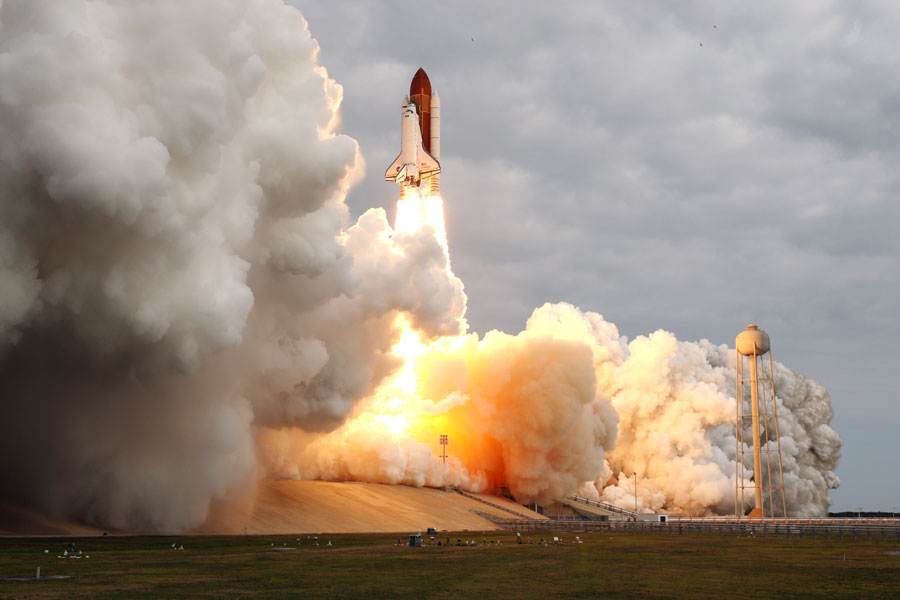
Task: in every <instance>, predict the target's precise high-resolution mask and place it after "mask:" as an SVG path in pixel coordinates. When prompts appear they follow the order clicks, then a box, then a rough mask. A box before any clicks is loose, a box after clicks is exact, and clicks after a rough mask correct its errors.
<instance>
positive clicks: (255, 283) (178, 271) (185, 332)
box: [0, 0, 841, 532]
mask: <svg viewBox="0 0 900 600" xmlns="http://www.w3.org/2000/svg"><path fill="white" fill-rule="evenodd" d="M88 8H90V10H88ZM133 10H134V7H132V6H131V5H124V4H122V5H118V4H109V3H103V2H93V1H91V0H74V1H73V0H47V1H46V2H41V3H24V2H18V3H17V2H13V1H12V0H8V1H6V2H3V3H2V4H0V44H2V46H3V48H4V49H5V50H4V60H3V62H2V63H0V72H2V78H3V86H4V93H3V94H2V95H0V134H2V135H0V139H3V140H17V142H16V143H15V144H12V143H6V142H5V143H4V146H3V152H2V153H0V217H2V218H0V290H2V291H3V298H2V302H0V389H2V390H3V393H2V395H0V408H2V410H3V414H4V417H5V418H4V419H2V420H0V502H13V503H20V504H26V505H28V506H30V507H32V508H35V509H38V510H41V511H45V512H47V513H50V514H53V515H56V516H64V517H75V518H79V519H82V520H86V521H90V522H92V523H96V524H98V525H102V526H104V527H112V528H119V529H123V530H139V531H157V532H161V531H180V530H184V529H186V528H189V527H191V526H194V525H197V524H199V523H200V522H202V521H203V520H204V519H205V518H206V515H207V511H208V508H209V505H210V502H211V500H213V499H215V498H221V497H233V496H234V495H240V494H243V493H245V492H246V490H248V489H252V487H253V482H254V481H255V480H256V479H257V478H258V477H262V476H274V477H302V478H319V479H334V480H345V479H356V480H364V481H379V482H389V483H404V484H408V485H445V484H454V485H460V486H463V487H465V488H467V489H470V490H475V491H484V490H486V491H490V490H492V489H493V488H494V487H496V486H504V487H508V488H509V489H510V490H511V491H512V493H513V494H514V495H515V496H516V497H517V498H518V499H520V500H523V501H528V500H535V501H538V502H547V501H551V500H553V499H554V498H559V497H562V496H564V495H567V494H570V493H572V492H574V491H576V490H580V493H581V494H582V495H590V496H593V497H599V498H602V499H604V500H607V501H611V502H614V503H617V504H619V505H622V506H626V507H630V506H632V505H633V503H634V500H635V499H634V493H635V492H634V481H633V478H632V477H631V473H633V472H637V474H638V478H639V481H638V486H637V488H638V492H637V494H638V496H639V498H638V505H639V507H640V508H646V509H652V510H659V509H665V510H680V511H683V512H686V513H692V514H713V513H721V514H725V513H727V512H729V509H730V507H731V501H732V490H733V489H734V481H733V473H734V472H735V468H734V467H735V463H734V461H735V440H734V426H733V407H734V399H733V395H732V392H730V391H729V390H734V389H735V382H734V362H733V361H734V359H733V355H732V352H730V351H729V350H728V349H727V348H726V347H725V346H715V345H713V344H710V343H709V342H707V341H701V342H698V343H691V342H680V341H678V340H676V339H675V338H674V336H672V334H670V333H667V332H665V331H657V332H655V333H653V334H651V335H649V336H646V337H644V336H641V337H638V338H636V339H634V340H631V341H629V340H626V339H625V338H623V337H621V336H620V335H619V333H618V331H617V329H616V327H615V325H613V324H612V323H609V322H608V321H606V320H604V319H603V317H601V316H600V315H599V314H596V313H591V312H583V311H581V310H579V309H577V308H575V307H574V306H571V305H568V304H554V305H550V304H547V305H544V306H542V307H540V308H538V309H536V310H535V311H534V313H533V314H532V316H531V318H530V319H529V320H528V323H527V324H526V327H525V329H524V331H522V332H520V333H518V334H517V335H508V334H505V333H501V332H498V331H491V332H488V333H487V334H485V335H484V336H483V337H479V336H478V335H476V334H474V333H469V332H468V326H467V323H466V320H465V311H466V301H467V300H466V296H465V293H464V291H463V285H462V282H461V281H460V280H459V279H458V278H457V277H456V276H455V275H454V274H453V272H452V270H451V267H450V256H449V251H448V247H447V237H446V230H445V226H444V219H443V207H442V200H441V196H440V194H439V191H438V188H437V186H436V183H437V177H436V175H437V174H436V173H432V174H431V175H432V177H431V180H430V181H429V179H428V178H427V177H425V178H422V177H421V176H419V177H418V181H416V176H417V174H416V173H413V171H414V170H416V171H417V172H418V173H421V172H420V171H418V167H420V166H421V161H419V156H418V155H419V147H421V149H422V153H424V154H422V158H425V159H426V160H425V162H426V163H427V162H428V160H427V158H428V157H430V158H431V159H432V160H434V162H435V163H437V162H438V160H439V155H440V126H439V124H438V123H439V121H438V120H437V119H439V114H440V102H439V100H438V98H437V95H436V94H433V95H432V98H431V105H430V106H429V111H430V120H429V124H430V128H431V131H430V134H429V135H428V136H427V138H426V139H427V140H428V141H427V142H426V140H424V139H422V138H421V133H422V131H423V130H424V125H420V124H419V123H412V122H411V124H413V125H415V127H411V128H410V131H412V132H413V133H416V132H417V130H418V136H419V137H418V139H416V138H415V136H414V137H413V138H412V139H411V145H410V143H408V144H407V148H406V149H407V151H408V152H407V154H408V155H409V156H414V159H413V160H410V161H404V164H403V165H400V166H401V169H402V168H403V166H404V165H405V166H408V169H407V171H408V174H410V175H413V177H411V178H407V179H406V180H405V181H401V182H400V183H401V184H404V183H405V185H401V200H400V202H398V207H397V215H396V220H395V223H394V227H391V226H390V224H389V223H388V219H387V216H386V214H385V212H384V211H383V210H381V209H372V210H369V211H367V212H366V213H364V214H363V215H362V216H360V217H359V219H358V220H357V221H356V222H355V223H349V222H348V221H349V218H348V214H349V213H348V209H347V206H346V205H345V203H344V197H345V195H346V192H347V189H348V188H349V186H350V185H351V184H352V183H353V182H354V180H355V179H356V178H358V177H359V176H360V173H359V171H360V169H359V165H360V160H359V156H358V150H357V145H356V143H355V141H354V140H352V139H351V138H349V137H346V136H344V135H340V134H338V133H337V132H335V131H334V127H335V124H336V123H337V118H336V117H337V114H338V109H339V106H340V102H341V96H342V89H341V87H340V85H338V84H337V83H336V82H334V81H333V80H331V79H330V78H329V77H328V75H327V73H326V72H325V70H324V69H323V68H322V67H321V66H320V65H319V64H318V63H317V51H318V48H317V45H316V42H315V40H313V39H312V38H311V37H310V34H309V31H308V29H307V25H306V23H305V21H304V20H303V19H302V17H301V16H300V15H299V13H298V12H297V11H296V10H294V9H292V8H289V7H287V6H285V5H284V4H283V3H282V2H281V1H280V0H258V1H256V2H253V3H249V4H247V3H244V2H238V1H227V2H221V1H220V0H215V1H213V0H197V2H195V3H191V8H190V9H188V10H185V9H184V6H183V3H181V2H177V1H176V0H160V1H159V2H155V3H152V4H148V5H146V6H142V8H141V9H140V10H141V11H142V12H141V15H142V18H140V19H135V18H134V15H133V12H132V11H133ZM209 15H215V16H216V18H214V19H210V18H209ZM176 21H177V23H176ZM175 26H177V27H175ZM172 30H177V31H188V32H193V34H194V35H184V36H178V37H177V38H167V42H168V43H166V44H160V43H158V35H159V32H160V31H172ZM262 32H265V33H264V34H263V33H262ZM272 40H278V43H272ZM148 48H153V49H154V51H153V52H148V51H147V49H148ZM36 69H37V70H40V72H42V73H45V75H46V76H45V77H43V78H42V84H41V86H38V87H35V86H34V81H35V80H34V76H33V74H34V72H36ZM148 72H152V73H153V76H152V77H149V76H148V75H147V73H148ZM412 96H413V102H412V104H413V107H416V104H415V93H412ZM75 100H77V102H76V101H75ZM414 110H415V111H416V115H417V116H419V115H423V114H424V112H425V111H424V110H422V108H421V106H420V107H418V108H414ZM276 124H277V125H276ZM429 148H430V150H431V154H429V155H428V157H426V156H425V154H428V149H429ZM402 156H403V152H401V157H402ZM416 161H418V162H416ZM426 166H428V164H426ZM438 166H439V165H438ZM412 167H416V169H413V168H412ZM400 179H402V178H400ZM423 182H427V183H426V184H425V185H421V184H422V183H423ZM433 184H435V185H433ZM773 376H774V379H775V390H776V394H777V395H778V398H777V401H778V402H779V403H780V404H779V406H778V415H779V425H780V428H781V444H782V453H783V458H784V489H785V495H786V499H787V505H788V512H789V514H791V515H797V516H812V515H816V514H821V513H822V512H824V511H825V510H826V509H827V506H828V504H829V500H828V489H829V488H833V487H836V486H837V485H838V484H839V481H838V479H837V477H836V476H835V475H834V469H835V467H836V465H837V461H838V458H839V450H840V446H841V440H840V438H839V437H838V435H837V434H836V433H835V432H834V430H833V429H831V427H830V426H829V423H830V420H831V416H832V412H831V405H830V402H829V399H828V395H827V393H826V392H825V390H824V388H822V387H821V386H820V385H818V384H816V383H815V382H812V381H809V380H807V379H805V378H804V377H802V376H801V375H798V374H796V373H794V372H793V371H791V370H790V369H788V368H787V367H785V366H784V365H780V364H778V363H775V365H774V375H773ZM441 434H449V436H450V440H451V442H450V443H451V445H450V446H449V447H448V457H447V462H446V465H445V464H444V463H443V461H442V460H441V459H440V458H439V456H440V447H439V436H440V435H441Z"/></svg>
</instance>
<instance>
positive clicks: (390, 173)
mask: <svg viewBox="0 0 900 600" xmlns="http://www.w3.org/2000/svg"><path fill="white" fill-rule="evenodd" d="M405 167H406V165H404V164H403V153H402V152H401V153H400V154H399V155H397V158H396V159H394V162H392V163H391V166H389V167H388V168H387V171H385V172H384V180H385V181H401V180H402V179H404V178H405V177H406V168H405Z"/></svg>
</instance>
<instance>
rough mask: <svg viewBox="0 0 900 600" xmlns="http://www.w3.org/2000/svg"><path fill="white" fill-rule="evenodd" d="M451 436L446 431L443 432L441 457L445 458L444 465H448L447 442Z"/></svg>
mask: <svg viewBox="0 0 900 600" xmlns="http://www.w3.org/2000/svg"><path fill="white" fill-rule="evenodd" d="M449 441H450V440H449V438H448V437H447V434H446V433H442V434H441V457H442V458H443V459H444V466H445V467H446V466H447V444H448V442H449Z"/></svg>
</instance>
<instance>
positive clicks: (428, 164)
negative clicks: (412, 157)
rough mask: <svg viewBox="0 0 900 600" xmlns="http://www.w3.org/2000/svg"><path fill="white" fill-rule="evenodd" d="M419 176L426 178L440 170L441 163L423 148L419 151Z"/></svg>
mask: <svg viewBox="0 0 900 600" xmlns="http://www.w3.org/2000/svg"><path fill="white" fill-rule="evenodd" d="M418 159H419V177H420V178H421V179H426V178H428V177H431V176H432V175H437V174H438V173H440V172H441V164H440V163H439V162H438V161H437V160H436V159H435V158H434V157H433V156H432V155H430V154H428V152H426V151H425V149H424V148H423V149H422V150H420V151H419V157H418Z"/></svg>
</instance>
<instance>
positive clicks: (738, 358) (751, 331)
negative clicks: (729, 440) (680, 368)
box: [734, 323, 787, 518]
mask: <svg viewBox="0 0 900 600" xmlns="http://www.w3.org/2000/svg"><path fill="white" fill-rule="evenodd" d="M735 348H736V353H735V367H736V369H737V373H736V377H735V384H736V385H735V387H736V390H735V400H736V404H737V407H736V411H735V442H734V443H735V473H734V512H735V514H736V515H737V516H738V517H742V516H744V509H745V506H746V504H745V502H744V490H745V489H746V488H752V489H753V490H754V496H755V506H754V508H753V510H752V511H750V514H749V516H750V517H751V518H766V517H774V516H775V507H776V504H775V494H774V491H775V490H779V491H780V495H781V502H780V505H781V511H779V512H781V515H779V516H782V517H786V516H787V504H786V501H785V498H784V470H783V468H782V465H781V440H780V439H779V433H778V406H777V404H776V402H775V381H774V378H773V375H772V374H773V371H772V353H771V352H769V336H768V334H766V332H765V331H762V330H760V329H758V328H757V327H756V325H754V324H753V323H751V324H750V325H747V329H745V330H744V331H742V332H741V333H740V334H738V336H737V339H736V340H735ZM766 354H768V355H769V372H768V373H766V369H765V359H764V356H765V355H766ZM744 357H747V358H748V359H749V360H748V361H746V362H749V364H750V378H749V379H747V378H746V377H745V375H744V363H745V361H744ZM748 387H749V388H750V392H749V394H748V393H747V388H748ZM767 391H768V392H770V393H769V394H768V396H767ZM748 396H749V397H748ZM770 407H771V414H770V410H769V408H770ZM748 408H749V414H748V410H747V409H748ZM760 412H762V414H761V415H760ZM748 419H749V420H750V424H749V425H750V430H751V432H752V433H751V435H750V441H752V444H753V450H752V452H753V475H752V476H751V479H750V481H749V482H748V481H747V480H745V479H744V458H745V454H747V453H748V452H751V450H749V449H748V448H747V444H745V439H746V438H747V433H748V432H747V420H748ZM772 424H774V426H775V427H774V430H773V428H772ZM773 446H774V448H773ZM773 452H774V453H775V454H777V456H778V473H777V476H778V480H777V482H775V481H773V479H772V453H773ZM763 456H765V462H763ZM766 495H768V502H766Z"/></svg>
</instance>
